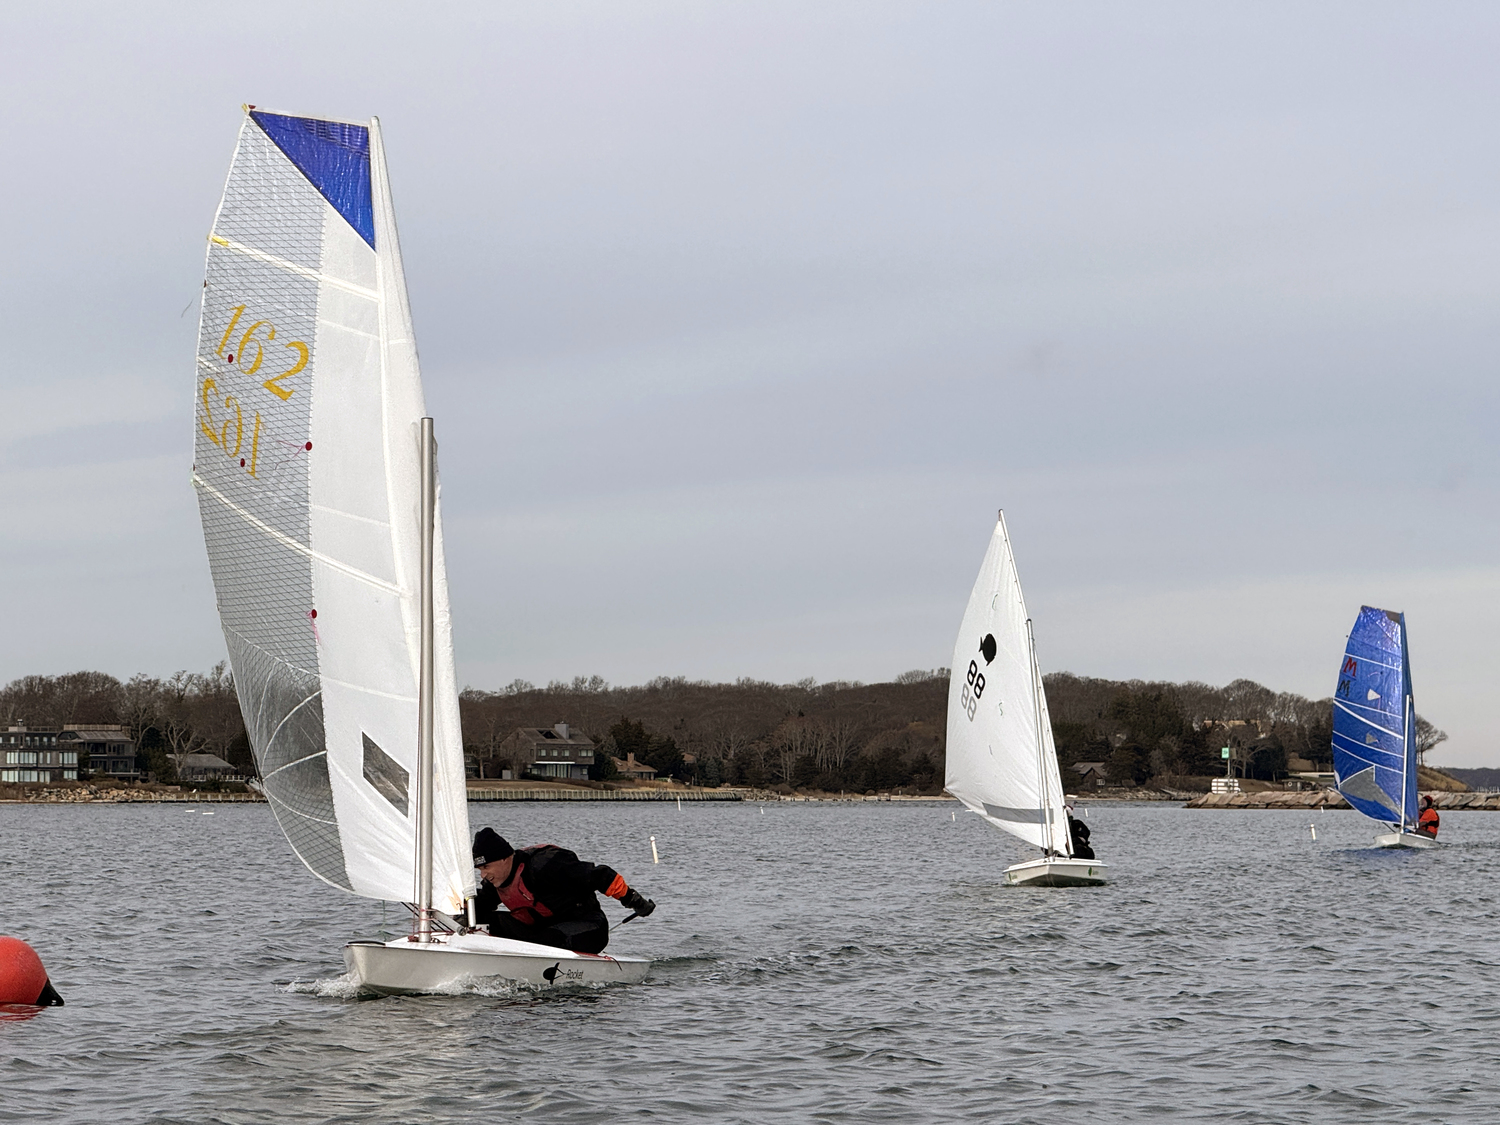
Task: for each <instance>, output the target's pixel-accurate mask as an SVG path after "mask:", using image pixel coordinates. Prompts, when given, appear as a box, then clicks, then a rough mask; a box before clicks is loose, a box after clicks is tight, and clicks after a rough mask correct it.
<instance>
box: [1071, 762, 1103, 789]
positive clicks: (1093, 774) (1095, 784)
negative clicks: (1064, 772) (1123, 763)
mask: <svg viewBox="0 0 1500 1125" xmlns="http://www.w3.org/2000/svg"><path fill="white" fill-rule="evenodd" d="M1073 772H1074V773H1076V774H1077V775H1078V784H1079V787H1080V788H1083V789H1103V788H1104V786H1105V785H1106V784H1107V783H1108V782H1109V769H1108V767H1106V766H1105V764H1104V763H1103V762H1074V763H1073Z"/></svg>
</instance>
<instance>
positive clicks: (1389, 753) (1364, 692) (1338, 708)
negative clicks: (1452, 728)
mask: <svg viewBox="0 0 1500 1125" xmlns="http://www.w3.org/2000/svg"><path fill="white" fill-rule="evenodd" d="M1415 725H1416V716H1415V712H1414V710H1413V708H1412V697H1411V669H1410V667H1409V666H1408V661H1407V655H1406V619H1405V618H1404V617H1403V616H1402V615H1401V614H1399V613H1395V612H1393V611H1391V610H1385V609H1376V608H1374V607H1372V606H1362V607H1361V608H1360V611H1359V617H1358V618H1356V619H1355V622H1354V628H1353V630H1351V631H1350V633H1349V645H1348V647H1347V648H1346V649H1345V650H1344V657H1343V661H1342V662H1341V663H1340V665H1339V678H1338V686H1337V687H1336V688H1335V689H1334V693H1333V771H1334V773H1335V774H1336V775H1337V776H1338V784H1339V792H1340V793H1342V794H1343V795H1344V798H1345V800H1347V801H1348V802H1349V804H1351V805H1352V806H1354V808H1356V809H1358V810H1359V811H1360V812H1362V813H1364V814H1365V815H1366V816H1368V817H1370V818H1371V819H1373V820H1378V821H1382V822H1384V823H1386V824H1398V825H1406V824H1409V823H1414V822H1415V821H1416V819H1417V762H1416V730H1415V729H1414V728H1415Z"/></svg>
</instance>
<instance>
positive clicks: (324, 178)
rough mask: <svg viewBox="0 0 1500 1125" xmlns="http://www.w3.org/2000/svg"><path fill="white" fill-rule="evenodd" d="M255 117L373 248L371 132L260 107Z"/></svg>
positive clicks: (253, 112)
mask: <svg viewBox="0 0 1500 1125" xmlns="http://www.w3.org/2000/svg"><path fill="white" fill-rule="evenodd" d="M250 119H251V120H252V121H254V122H255V123H256V124H257V125H259V126H260V127H261V128H262V129H263V130H265V133H266V136H268V137H270V138H271V140H272V141H274V142H275V143H276V147H277V148H279V149H280V150H281V151H282V152H283V153H284V154H285V155H286V158H287V159H288V160H290V161H291V162H292V163H293V164H294V165H296V167H297V170H298V171H299V172H301V173H302V174H303V175H304V176H306V177H307V180H308V182H309V183H310V184H312V186H313V187H315V188H317V189H318V191H319V193H320V194H321V195H322V196H323V198H324V199H326V200H328V202H329V204H331V205H332V207H333V209H334V210H335V211H337V212H338V213H339V214H340V215H342V216H344V218H345V219H346V220H348V223H349V225H350V226H351V227H353V228H354V229H355V230H356V231H358V232H359V236H360V237H361V238H363V239H364V240H365V242H367V243H368V244H369V246H370V249H372V250H373V249H374V248H375V206H374V204H373V203H372V202H371V199H370V130H369V129H367V128H365V127H364V126H363V125H349V124H346V123H344V122H342V121H320V120H318V119H317V118H315V117H286V116H284V115H282V114H279V113H265V112H263V111H261V110H258V109H257V110H251V111H250Z"/></svg>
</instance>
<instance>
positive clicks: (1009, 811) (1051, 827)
mask: <svg viewBox="0 0 1500 1125" xmlns="http://www.w3.org/2000/svg"><path fill="white" fill-rule="evenodd" d="M947 759H948V765H947V778H946V788H947V790H948V792H949V793H951V794H952V795H953V796H954V797H957V798H958V799H959V800H960V801H962V802H963V803H964V805H965V806H966V807H967V808H968V809H969V810H970V811H971V812H974V813H977V814H978V815H980V816H982V817H984V819H985V821H986V822H988V823H989V824H991V825H993V826H994V827H996V828H998V829H1000V830H1002V831H1004V832H1009V833H1010V834H1011V835H1012V836H1016V837H1019V838H1020V839H1022V840H1024V841H1026V842H1027V843H1028V844H1031V845H1032V846H1033V847H1036V848H1040V849H1041V852H1042V855H1041V857H1040V858H1038V859H1032V860H1028V861H1026V862H1024V863H1018V864H1015V865H1013V866H1011V867H1007V868H1006V869H1005V881H1006V883H1008V884H1012V885H1016V886H1045V887H1070V886H1098V885H1100V884H1102V883H1103V882H1104V881H1105V878H1104V876H1105V871H1106V868H1105V865H1104V864H1102V863H1100V862H1098V861H1097V860H1095V859H1090V858H1084V857H1082V856H1075V855H1074V844H1073V839H1072V834H1071V833H1070V832H1069V828H1068V815H1067V810H1066V808H1065V807H1064V796H1063V787H1062V775H1061V773H1060V771H1059V770H1058V768H1057V749H1056V747H1055V746H1054V745H1053V742H1052V720H1051V718H1050V717H1049V716H1048V714H1047V695H1046V691H1045V690H1044V689H1043V687H1042V676H1041V672H1040V671H1039V669H1038V667H1037V660H1036V645H1035V643H1034V641H1033V638H1032V632H1031V618H1029V617H1028V616H1027V615H1026V602H1025V600H1024V599H1023V598H1022V597H1021V580H1020V578H1019V577H1018V576H1017V574H1016V560H1015V557H1014V555H1012V554H1011V548H1010V537H1009V535H1008V534H1007V533H1006V529H1005V513H1004V512H1001V513H1000V515H999V518H998V519H997V520H996V523H995V531H994V534H993V535H991V537H990V545H989V549H988V550H987V551H986V552H985V555H984V562H983V564H982V565H981V566H980V568H979V577H978V579H976V581H975V583H974V589H973V592H972V593H970V595H969V605H968V608H967V609H966V610H965V611H964V618H963V624H962V625H960V626H959V630H958V641H957V643H956V644H955V645H954V648H953V672H952V676H951V678H950V680H949V686H948V749H947Z"/></svg>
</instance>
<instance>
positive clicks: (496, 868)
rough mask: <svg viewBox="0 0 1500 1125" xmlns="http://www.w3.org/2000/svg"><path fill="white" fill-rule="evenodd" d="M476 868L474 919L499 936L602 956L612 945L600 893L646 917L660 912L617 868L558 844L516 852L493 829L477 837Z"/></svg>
mask: <svg viewBox="0 0 1500 1125" xmlns="http://www.w3.org/2000/svg"><path fill="white" fill-rule="evenodd" d="M474 866H475V867H477V868H478V869H479V877H480V879H481V882H480V884H479V893H478V894H477V895H475V896H474V908H475V909H474V915H475V918H476V920H477V921H478V922H479V923H480V924H481V925H488V926H489V930H490V933H491V934H493V935H494V936H496V937H507V938H515V939H517V940H519V941H530V942H535V943H536V944H538V945H555V946H558V947H560V948H562V949H572V950H575V951H577V952H579V953H598V952H600V951H601V950H603V949H604V946H605V945H606V944H607V943H608V942H609V921H608V919H606V918H605V917H604V911H602V910H600V909H599V900H598V899H597V898H596V897H594V896H595V894H596V893H598V894H603V895H608V896H609V897H610V898H615V899H619V900H620V905H621V906H624V907H625V908H626V909H628V910H634V911H635V912H636V913H637V914H639V915H641V916H642V917H645V916H646V915H647V914H650V913H651V912H652V911H653V910H655V909H656V903H654V902H652V901H651V900H650V899H649V898H646V897H645V896H644V895H642V894H641V892H640V891H636V890H632V889H631V888H630V887H628V886H626V884H625V880H624V878H623V877H622V876H621V875H620V874H619V873H618V872H616V871H615V870H614V868H612V867H605V866H604V865H603V864H597V863H585V862H584V861H583V860H581V859H579V858H578V857H577V856H576V855H574V854H573V853H572V852H570V851H568V849H567V848H559V847H557V846H556V845H554V844H537V845H536V846H534V847H530V848H522V849H521V850H520V851H516V849H514V848H512V847H511V846H510V844H508V843H506V841H505V838H504V837H502V836H501V835H500V834H499V833H498V832H496V831H495V830H494V829H493V828H481V829H480V830H479V832H478V834H477V835H475V837H474ZM502 907H503V908H504V909H502Z"/></svg>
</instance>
